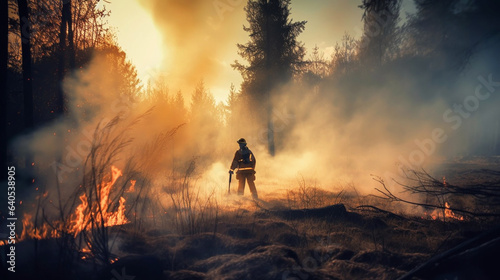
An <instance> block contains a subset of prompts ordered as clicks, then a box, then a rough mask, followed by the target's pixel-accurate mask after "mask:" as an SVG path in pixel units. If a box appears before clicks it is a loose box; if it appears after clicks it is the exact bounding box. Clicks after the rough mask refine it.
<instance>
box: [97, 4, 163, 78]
mask: <svg viewBox="0 0 500 280" xmlns="http://www.w3.org/2000/svg"><path fill="white" fill-rule="evenodd" d="M105 5H106V6H107V9H109V10H111V11H112V12H111V15H110V17H109V24H110V25H111V26H112V27H113V28H116V37H117V42H118V44H119V45H120V47H121V48H122V49H123V51H125V53H127V58H128V59H129V60H130V61H131V62H132V64H134V65H135V67H136V69H137V75H138V78H139V80H141V82H142V85H147V83H148V81H149V80H151V79H154V78H155V73H158V71H159V70H160V67H161V64H162V62H163V60H164V59H165V53H164V48H163V47H162V45H163V40H162V36H161V33H160V32H159V31H158V29H157V27H156V26H155V24H154V22H153V18H152V17H151V15H150V14H149V13H148V12H147V11H145V10H144V9H143V8H142V7H141V5H140V4H139V3H138V2H137V1H136V0H120V1H112V2H111V3H109V4H108V3H106V4H105ZM108 5H109V6H108Z"/></svg>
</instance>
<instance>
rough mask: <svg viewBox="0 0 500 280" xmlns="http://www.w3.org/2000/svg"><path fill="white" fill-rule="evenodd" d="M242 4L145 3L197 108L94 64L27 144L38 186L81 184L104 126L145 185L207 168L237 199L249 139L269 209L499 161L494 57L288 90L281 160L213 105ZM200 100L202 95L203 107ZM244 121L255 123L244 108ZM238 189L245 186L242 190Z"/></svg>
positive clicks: (282, 108) (280, 94) (204, 174)
mask: <svg viewBox="0 0 500 280" xmlns="http://www.w3.org/2000/svg"><path fill="white" fill-rule="evenodd" d="M242 2H244V1H227V2H225V6H214V3H213V2H211V1H201V0H200V1H174V0H171V1H143V5H145V6H146V7H147V8H148V9H149V10H150V11H151V12H152V14H153V16H154V18H155V21H156V22H157V24H158V26H159V27H160V28H161V30H163V35H164V41H165V42H166V48H168V51H169V52H171V53H173V54H174V55H172V56H171V58H170V59H171V61H170V62H169V65H170V68H169V76H168V77H167V84H168V86H169V87H170V88H173V89H177V88H180V89H182V90H183V95H185V99H184V100H179V99H176V98H177V97H176V96H175V94H173V92H171V91H167V90H165V91H164V92H159V91H157V92H156V93H155V96H154V97H153V98H150V99H146V98H144V99H134V97H133V96H130V95H127V94H124V92H123V91H122V90H121V89H123V87H122V84H121V80H120V76H119V73H118V72H117V71H114V70H113V68H110V63H109V61H108V60H107V59H106V58H105V57H102V56H98V57H96V58H94V59H93V60H92V62H91V63H89V65H88V66H87V67H86V68H85V69H83V70H82V71H79V72H78V73H76V74H74V75H73V76H71V77H68V78H67V79H66V80H65V82H64V88H65V91H66V92H67V94H68V95H69V101H70V102H69V116H70V117H69V118H64V119H63V120H60V121H58V122H55V123H53V124H51V125H48V126H46V127H44V128H41V129H39V130H38V131H36V132H34V133H33V134H32V135H31V136H28V137H25V138H23V139H19V140H18V141H17V142H16V147H17V153H18V154H19V155H26V154H33V155H34V158H35V165H36V166H37V167H38V168H39V174H40V175H41V176H40V177H41V179H40V180H39V181H37V184H40V185H45V186H46V187H47V189H49V188H51V187H52V186H56V185H57V184H64V185H67V186H73V187H74V186H78V184H79V183H80V180H81V177H82V171H83V168H82V166H83V165H84V163H85V160H86V159H87V155H88V153H89V151H90V149H91V147H92V145H93V143H94V141H95V135H94V131H95V129H96V127H98V126H99V127H101V128H102V127H103V126H105V124H106V123H109V122H110V121H111V120H112V119H113V118H115V117H116V116H119V120H120V121H119V124H118V125H117V127H116V129H114V130H112V131H111V132H110V133H111V134H112V136H117V135H122V134H123V135H124V137H127V138H130V140H131V142H130V143H129V144H128V145H126V147H124V148H123V149H122V150H121V151H120V153H119V154H118V155H117V157H116V164H118V165H119V167H121V168H123V167H124V166H125V165H126V161H127V159H131V160H132V161H133V162H135V163H136V164H137V165H138V166H140V168H139V170H140V171H141V173H142V174H138V175H137V176H142V177H147V179H148V180H150V181H151V182H152V186H153V187H154V188H155V190H157V191H161V188H162V187H164V185H165V184H166V183H168V181H169V179H170V178H172V177H179V176H182V174H186V173H187V170H188V169H189V168H191V166H192V165H191V162H195V163H196V164H195V172H194V173H192V175H191V176H192V178H193V181H194V182H195V183H196V184H197V185H198V186H201V187H202V188H204V189H205V190H207V191H210V190H216V191H217V192H219V193H222V192H225V191H226V190H227V184H228V173H227V171H228V169H229V166H230V163H231V160H232V157H233V155H234V151H235V150H236V149H237V148H238V146H237V144H236V140H237V139H238V138H240V137H244V138H246V139H247V142H248V145H249V147H250V149H251V150H252V151H253V152H254V154H255V156H256V158H257V167H256V171H257V174H256V177H257V180H256V185H257V189H258V191H259V193H260V197H261V198H262V199H264V200H265V199H266V195H271V194H275V193H280V194H281V195H282V194H283V192H284V191H286V190H289V189H291V188H294V187H295V186H296V185H297V179H298V178H301V177H303V178H306V179H307V180H313V181H316V182H317V183H318V186H320V187H322V188H324V189H327V190H332V191H339V190H341V189H343V188H346V186H347V185H354V186H355V187H356V189H357V190H358V191H360V192H362V193H373V191H374V188H375V187H380V186H379V185H378V184H377V183H376V182H374V181H373V180H372V175H377V176H381V177H382V178H383V179H384V180H386V182H389V181H391V179H393V178H394V179H401V178H403V177H404V176H402V175H401V167H402V166H404V167H406V168H414V169H420V168H425V169H427V170H429V171H432V172H434V173H435V174H436V175H437V176H438V177H440V176H442V175H441V174H440V173H439V172H440V170H439V168H438V167H439V164H440V163H441V162H442V160H443V158H452V157H456V156H464V155H467V154H468V153H469V152H470V151H471V150H475V151H481V152H484V153H485V154H491V153H493V151H494V149H495V147H498V127H499V124H498V110H497V109H496V108H498V105H499V102H500V98H498V91H499V90H500V89H499V88H498V87H499V84H498V81H499V80H500V76H498V75H497V74H495V73H498V66H497V65H495V63H494V62H492V60H491V57H493V56H494V51H492V50H493V49H495V48H493V47H490V48H487V50H486V51H483V52H481V53H480V54H478V55H476V56H474V57H473V58H472V59H471V62H470V65H469V66H468V68H467V69H466V71H464V72H463V74H462V75H461V76H460V79H458V80H456V79H453V78H449V77H447V76H446V75H443V76H441V77H435V76H432V75H429V74H428V72H427V70H426V69H427V68H426V66H425V65H422V63H420V62H419V61H403V62H398V63H393V64H390V65H387V66H386V67H385V68H382V69H381V71H380V72H377V73H373V72H370V71H354V72H353V73H351V74H347V75H345V76H343V77H342V81H340V82H339V81H336V80H329V79H325V81H323V82H322V83H321V84H319V85H310V84H307V83H304V84H301V85H297V84H289V85H285V86H283V87H282V88H280V89H277V92H276V94H275V97H276V98H275V99H274V100H273V118H274V132H275V135H276V143H277V150H278V152H277V155H276V156H275V157H271V156H269V154H268V153H267V142H266V140H267V127H264V126H261V124H260V123H252V120H247V121H245V122H244V123H242V124H240V125H239V126H238V127H236V128H234V127H230V126H229V125H227V124H228V123H227V122H228V119H224V117H227V115H224V113H223V108H221V107H218V106H216V104H215V100H214V99H213V98H212V97H211V96H210V90H211V85H213V83H214V82H215V81H216V80H217V79H219V78H220V77H219V76H220V73H222V72H224V71H225V70H224V69H225V68H224V67H226V66H224V65H222V64H221V63H219V62H218V61H217V60H216V59H215V58H216V57H217V56H218V55H219V54H222V53H224V52H227V51H228V50H229V47H228V46H229V45H234V43H235V41H236V42H245V41H246V40H247V39H246V38H244V39H241V40H240V39H235V38H234V37H233V36H232V35H233V33H234V32H236V30H238V31H239V30H240V29H241V25H240V24H236V23H239V22H242V19H244V15H243V9H242V8H241V7H240V8H237V7H239V6H238V5H241V6H242V5H243V4H244V3H242ZM207 15H211V16H207ZM146 51H147V50H146ZM201 79H203V80H204V81H206V83H205V84H200V83H199V81H200V80H201ZM223 79H224V81H227V77H225V78H224V77H223ZM478 87H481V88H480V91H479V95H478V94H477V88H478ZM190 95H192V96H193V97H194V96H198V97H199V100H198V101H199V103H197V105H196V106H192V105H191V104H192V103H194V101H193V100H192V99H190V98H188V97H187V96H190ZM181 97H182V96H181ZM240 109H241V108H240ZM235 113H236V114H239V115H242V116H246V111H244V110H242V111H236V112H235ZM495 122H496V123H495ZM495 133H496V134H495ZM495 135H496V136H495ZM495 137H496V138H495ZM495 139H496V140H495ZM496 152H497V153H498V151H496ZM120 165H121V166H120ZM236 185H237V183H235V182H234V181H233V184H232V188H233V190H234V189H235V186H236ZM390 187H392V188H396V187H397V186H394V185H392V186H390ZM72 189H73V188H71V187H70V188H68V189H67V190H68V191H71V190H72ZM246 192H247V194H248V189H247V190H246Z"/></svg>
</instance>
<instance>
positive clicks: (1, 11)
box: [0, 0, 9, 180]
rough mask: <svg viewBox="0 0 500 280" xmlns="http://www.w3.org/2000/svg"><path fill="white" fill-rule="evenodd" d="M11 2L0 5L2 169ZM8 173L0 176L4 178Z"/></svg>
mask: <svg viewBox="0 0 500 280" xmlns="http://www.w3.org/2000/svg"><path fill="white" fill-rule="evenodd" d="M8 11H9V3H8V2H7V0H2V1H1V6H0V73H4V74H2V75H0V93H1V96H0V98H1V99H2V102H1V105H0V106H1V107H0V133H1V134H2V135H3V136H2V137H0V164H1V165H2V169H3V170H5V164H6V163H7V137H5V135H6V134H7V102H5V101H6V100H7V99H8V96H7V68H8V67H7V63H8V59H9V12H8ZM5 176H6V173H5V172H4V174H2V175H1V176H0V180H3V179H4V178H5Z"/></svg>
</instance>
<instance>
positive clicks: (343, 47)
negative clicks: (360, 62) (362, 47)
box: [331, 33, 358, 76]
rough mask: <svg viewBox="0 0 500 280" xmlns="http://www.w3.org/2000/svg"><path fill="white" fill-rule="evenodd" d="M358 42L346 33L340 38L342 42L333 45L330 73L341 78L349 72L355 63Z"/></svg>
mask: <svg viewBox="0 0 500 280" xmlns="http://www.w3.org/2000/svg"><path fill="white" fill-rule="evenodd" d="M357 44H358V42H357V41H356V40H355V39H354V38H353V37H352V36H351V35H349V34H348V33H345V34H344V36H343V37H342V42H341V43H340V44H339V43H337V44H335V52H334V53H333V55H332V63H331V69H332V71H331V73H332V74H333V75H337V76H342V75H346V74H348V73H349V72H351V71H352V70H353V68H354V64H355V62H356V59H357V58H358V57H357V53H356V47H357Z"/></svg>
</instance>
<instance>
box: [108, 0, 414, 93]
mask: <svg viewBox="0 0 500 280" xmlns="http://www.w3.org/2000/svg"><path fill="white" fill-rule="evenodd" d="M108 2H109V3H107V2H104V1H101V3H99V5H106V8H107V9H108V10H111V16H110V17H109V24H110V26H111V27H112V28H113V29H114V31H115V32H116V35H117V41H118V44H119V45H120V46H121V47H122V49H123V50H124V51H125V52H126V53H127V56H128V58H129V59H130V60H131V62H132V63H133V64H134V65H135V66H136V68H137V72H138V76H139V78H140V79H141V80H142V82H143V84H144V85H145V84H147V82H148V81H150V82H153V81H154V80H155V79H158V77H159V76H161V77H163V79H164V80H166V83H167V84H168V85H169V88H170V90H171V91H173V92H176V91H178V90H181V91H182V92H183V93H185V95H186V94H187V96H188V95H189V94H190V93H191V92H192V91H193V90H194V87H195V85H196V84H197V83H198V82H199V81H201V80H202V81H203V82H204V83H205V84H206V86H207V88H208V89H209V90H210V92H211V93H212V94H213V95H214V97H215V99H216V101H217V102H221V101H222V102H223V101H225V100H226V99H227V95H228V93H229V89H230V87H231V84H234V85H235V86H236V88H239V86H240V84H241V82H242V78H241V75H240V73H239V72H237V71H236V70H234V69H233V68H232V67H231V64H232V63H233V62H234V61H235V60H239V61H240V62H244V61H242V59H241V57H239V55H238V54H237V51H238V49H237V46H236V44H237V43H246V42H247V41H248V33H247V32H245V31H244V30H243V25H246V24H247V22H246V18H245V12H244V10H243V8H244V6H245V4H246V0H214V1H203V0H193V1H182V0H120V1H116V0H115V1H108ZM360 2H361V1H352V0H314V1H304V0H293V1H292V2H291V19H293V21H302V20H305V21H307V23H306V27H305V30H304V32H303V33H302V34H301V35H300V36H299V37H298V39H299V41H302V42H303V43H304V44H305V47H306V50H307V54H310V52H311V50H312V48H313V47H314V46H318V47H319V49H320V51H321V52H323V53H324V55H325V57H326V58H329V57H330V55H331V54H332V52H333V49H334V46H335V44H336V43H337V42H340V41H341V38H342V36H343V35H344V34H345V33H346V32H347V33H349V34H350V35H352V36H354V37H355V38H359V37H360V36H361V34H362V26H363V25H362V21H361V16H362V10H361V9H360V8H358V6H359V4H360ZM406 12H412V1H411V0H405V1H403V6H402V15H404V14H405V13H406ZM402 17H403V19H404V18H405V16H402ZM306 56H307V55H306Z"/></svg>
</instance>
